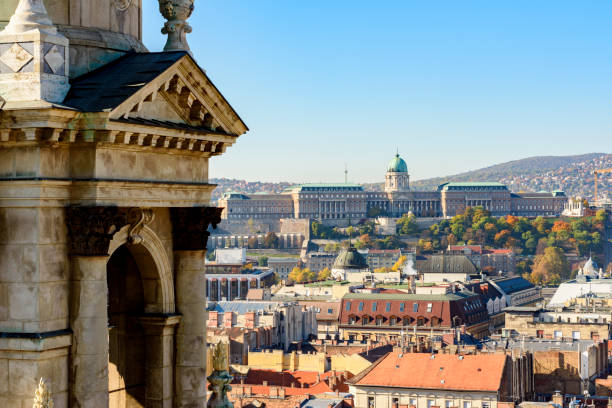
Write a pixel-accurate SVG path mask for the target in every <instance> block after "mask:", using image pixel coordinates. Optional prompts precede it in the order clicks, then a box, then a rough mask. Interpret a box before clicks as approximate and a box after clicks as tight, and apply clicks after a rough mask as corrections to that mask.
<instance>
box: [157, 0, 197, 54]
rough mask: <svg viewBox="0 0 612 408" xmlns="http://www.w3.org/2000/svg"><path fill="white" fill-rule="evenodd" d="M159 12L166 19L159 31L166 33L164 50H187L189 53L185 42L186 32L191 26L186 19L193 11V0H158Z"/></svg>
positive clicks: (188, 31)
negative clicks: (166, 38)
mask: <svg viewBox="0 0 612 408" xmlns="http://www.w3.org/2000/svg"><path fill="white" fill-rule="evenodd" d="M158 1H159V12H160V13H161V14H162V16H164V18H165V19H166V20H168V21H166V23H164V28H162V30H161V32H162V33H163V34H167V35H168V40H167V41H166V46H165V47H164V51H187V52H189V53H191V51H190V49H189V44H187V34H188V33H190V32H191V26H190V25H189V24H188V23H187V19H188V18H189V16H191V13H193V2H194V0H158Z"/></svg>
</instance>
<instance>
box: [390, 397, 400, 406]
mask: <svg viewBox="0 0 612 408" xmlns="http://www.w3.org/2000/svg"><path fill="white" fill-rule="evenodd" d="M391 404H393V406H395V407H397V406H398V405H399V398H397V397H394V398H391Z"/></svg>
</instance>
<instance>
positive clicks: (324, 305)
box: [300, 301, 341, 339]
mask: <svg viewBox="0 0 612 408" xmlns="http://www.w3.org/2000/svg"><path fill="white" fill-rule="evenodd" d="M300 304H302V305H305V306H306V305H307V306H310V307H314V308H315V310H316V313H317V316H316V318H317V338H318V339H335V338H337V336H338V322H339V321H340V306H341V304H340V301H328V302H300Z"/></svg>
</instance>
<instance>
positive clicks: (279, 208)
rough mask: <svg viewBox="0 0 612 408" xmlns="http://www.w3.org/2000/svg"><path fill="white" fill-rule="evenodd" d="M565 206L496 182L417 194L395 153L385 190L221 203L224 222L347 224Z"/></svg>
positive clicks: (321, 190) (331, 186)
mask: <svg viewBox="0 0 612 408" xmlns="http://www.w3.org/2000/svg"><path fill="white" fill-rule="evenodd" d="M566 202H567V197H566V196H565V194H564V193H563V192H562V191H554V192H552V193H542V192H540V193H520V194H516V193H511V192H510V190H508V188H507V186H505V185H503V184H500V183H497V182H449V183H444V184H441V185H440V186H439V187H438V189H437V190H436V191H414V190H412V189H411V188H410V176H409V174H408V166H407V164H406V162H405V161H404V159H402V158H401V157H400V156H399V154H397V155H396V156H395V157H394V158H393V159H392V160H391V161H390V162H389V164H388V166H387V171H386V173H385V186H384V191H365V190H364V188H363V186H361V185H359V184H350V183H327V184H300V185H296V186H292V187H289V188H287V189H285V190H284V191H283V192H282V193H280V194H266V195H259V194H251V195H246V194H240V193H228V194H225V195H224V196H223V197H222V198H221V199H220V200H219V203H218V204H219V206H220V207H223V208H224V210H223V213H222V218H223V219H225V220H229V221H232V220H243V221H247V220H249V219H253V220H257V221H259V220H268V221H272V220H279V219H282V218H295V219H316V220H320V221H322V222H325V223H328V224H332V225H346V224H348V223H350V222H357V221H359V220H362V219H364V218H366V217H368V212H369V211H373V212H374V213H375V214H376V216H378V215H384V216H387V217H400V216H402V215H403V214H405V213H408V212H411V213H413V214H414V215H416V216H417V217H452V216H454V215H456V214H458V213H461V212H463V211H464V210H465V209H466V208H467V207H476V206H482V207H484V208H485V209H487V210H489V211H491V213H492V214H493V215H494V216H500V215H507V214H514V215H524V216H531V217H535V216H539V215H542V216H555V215H559V214H561V212H562V211H563V209H564V206H565V204H566ZM374 210H375V211H374Z"/></svg>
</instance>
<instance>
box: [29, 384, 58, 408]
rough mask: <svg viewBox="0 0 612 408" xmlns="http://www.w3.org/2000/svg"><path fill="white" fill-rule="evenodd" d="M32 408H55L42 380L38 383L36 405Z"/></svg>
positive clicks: (35, 395)
mask: <svg viewBox="0 0 612 408" xmlns="http://www.w3.org/2000/svg"><path fill="white" fill-rule="evenodd" d="M32 408H53V399H51V393H50V392H49V389H48V388H47V384H45V381H44V380H43V379H42V378H41V379H40V381H39V382H38V388H36V393H35V394H34V405H32Z"/></svg>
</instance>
